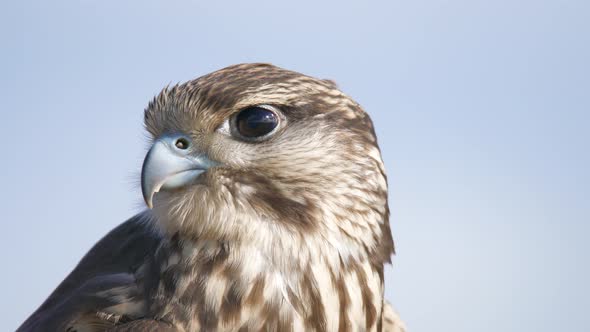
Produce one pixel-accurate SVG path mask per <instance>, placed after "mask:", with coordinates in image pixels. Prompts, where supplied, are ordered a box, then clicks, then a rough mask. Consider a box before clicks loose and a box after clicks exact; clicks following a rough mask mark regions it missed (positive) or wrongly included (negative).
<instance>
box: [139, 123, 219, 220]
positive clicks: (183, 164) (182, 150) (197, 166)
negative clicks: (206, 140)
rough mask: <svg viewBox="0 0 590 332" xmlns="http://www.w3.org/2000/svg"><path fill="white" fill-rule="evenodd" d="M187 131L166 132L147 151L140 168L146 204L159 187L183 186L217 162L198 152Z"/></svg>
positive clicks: (161, 188) (151, 200) (151, 205)
mask: <svg viewBox="0 0 590 332" xmlns="http://www.w3.org/2000/svg"><path fill="white" fill-rule="evenodd" d="M190 142H191V140H190V138H189V137H187V136H184V135H163V136H161V137H159V138H158V139H157V140H156V141H155V142H154V145H152V147H151V148H150V150H149V151H148V153H147V155H146V157H145V160H144V161H143V167H142V169H141V192H142V194H143V199H144V200H145V203H146V204H147V206H148V207H149V208H150V209H151V208H153V198H154V195H155V193H157V192H159V191H160V190H171V189H176V188H182V187H184V186H186V185H188V184H190V183H192V182H193V181H194V180H195V179H196V178H197V177H198V176H199V175H201V174H202V173H204V172H205V171H206V170H207V169H209V168H211V167H213V166H215V165H216V163H215V162H213V161H211V160H210V159H209V158H207V157H206V156H205V155H203V154H196V153H195V151H194V150H193V149H192V147H191V143H190Z"/></svg>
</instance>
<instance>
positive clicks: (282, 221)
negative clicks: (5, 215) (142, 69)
mask: <svg viewBox="0 0 590 332" xmlns="http://www.w3.org/2000/svg"><path fill="white" fill-rule="evenodd" d="M256 105H270V106H269V107H272V108H273V109H274V110H277V112H278V113H280V114H279V115H280V118H281V122H280V124H281V126H280V127H278V129H277V131H276V133H275V134H273V135H272V136H271V137H270V138H267V139H265V140H260V141H256V142H252V141H243V140H240V139H236V137H235V136H232V134H231V132H229V131H227V130H226V131H224V130H225V129H224V128H225V127H224V125H225V123H227V121H228V119H232V116H234V115H235V114H236V113H237V112H239V111H240V110H243V109H245V108H247V107H251V106H256ZM145 126H146V128H147V130H148V132H149V133H150V135H151V136H152V138H153V139H154V140H155V141H156V140H158V139H159V138H161V137H166V135H170V134H176V133H181V134H182V135H185V136H184V137H188V138H189V140H190V146H191V149H192V150H191V151H198V153H200V154H202V155H206V156H207V158H208V159H211V160H213V161H215V165H216V166H214V167H211V168H208V169H207V171H206V172H204V173H202V174H201V175H200V176H199V177H198V178H197V180H195V181H194V182H191V184H190V185H185V186H183V187H182V188H180V189H174V190H162V191H160V192H159V193H158V194H156V195H155V196H153V209H152V210H148V211H146V212H144V213H142V214H141V215H140V216H138V217H137V218H136V220H131V221H129V222H127V223H126V224H128V225H127V226H125V225H126V224H124V225H123V226H121V227H123V228H125V227H128V228H129V227H130V228H131V229H140V230H141V232H143V233H146V235H145V236H146V237H153V238H155V239H156V240H155V242H154V245H152V246H150V247H146V248H145V250H146V251H145V253H144V254H143V255H140V256H141V258H139V259H134V260H133V261H129V260H128V259H125V260H124V262H125V264H124V265H125V267H119V266H117V267H118V269H121V270H125V272H126V273H129V275H131V276H132V278H133V282H132V284H133V287H134V288H133V289H134V292H135V293H133V295H130V294H129V292H128V289H129V288H121V287H119V288H117V290H119V293H116V292H114V291H111V293H109V294H110V295H109V296H108V300H109V302H108V305H106V306H105V305H103V306H102V307H93V308H90V309H85V311H84V312H81V313H80V312H78V313H71V314H70V313H68V314H64V315H62V316H63V318H60V319H62V320H65V321H67V322H66V323H63V324H61V323H60V324H61V325H60V324H57V323H55V322H52V324H54V325H55V324H57V325H55V326H65V327H68V326H70V327H73V328H76V329H78V330H79V331H82V330H89V331H90V330H93V329H92V328H89V326H85V325H84V324H87V325H89V323H88V322H90V321H96V320H97V317H102V316H101V315H104V314H107V315H110V316H109V317H117V320H114V321H111V320H103V321H102V324H98V325H101V326H102V327H101V328H100V329H104V328H105V326H106V327H108V328H112V329H113V331H127V330H132V326H133V325H132V324H136V326H141V329H146V328H147V327H148V326H150V321H151V322H152V323H153V324H162V325H161V326H162V327H163V328H164V327H165V328H170V329H171V330H175V331H260V330H263V331H380V330H383V331H404V328H403V324H402V323H401V321H399V318H398V317H397V315H395V313H394V312H393V310H392V309H391V308H390V307H389V306H388V305H386V306H383V303H384V302H383V287H384V285H383V265H384V264H386V263H389V262H390V257H391V255H392V254H393V251H394V248H393V240H392V237H391V233H390V228H389V210H388V206H387V180H386V175H385V168H384V165H383V162H382V160H381V154H380V151H379V147H378V145H377V139H376V136H375V132H374V129H373V124H372V122H371V120H370V118H369V116H368V115H367V114H366V113H365V112H364V111H363V110H362V108H361V107H360V106H359V105H358V104H357V103H356V102H354V101H353V100H352V99H351V98H350V97H348V96H347V95H345V94H343V93H342V92H340V91H339V90H338V89H337V88H336V85H335V84H334V83H333V82H331V81H327V80H319V79H315V78H312V77H308V76H305V75H302V74H299V73H295V72H292V71H288V70H284V69H281V68H278V67H275V66H272V65H267V64H242V65H236V66H231V67H227V68H224V69H222V70H219V71H216V72H214V73H211V74H209V75H205V76H203V77H201V78H199V79H196V80H194V81H190V82H188V83H185V84H181V85H176V86H174V87H171V88H167V89H165V90H164V91H162V92H161V93H160V94H159V95H158V96H157V97H156V98H155V99H154V100H153V101H152V102H151V103H150V104H149V106H148V108H147V109H146V111H145ZM183 144H184V143H183ZM187 144H188V143H187ZM144 167H145V166H144ZM150 199H151V197H150ZM148 204H150V203H148ZM138 220H139V221H138ZM121 232H122V231H119V230H115V231H113V232H112V234H110V235H108V236H107V237H106V238H105V239H103V240H102V241H101V242H100V243H99V244H97V246H96V247H95V249H93V250H98V249H96V248H103V247H104V245H101V243H103V242H105V241H106V242H108V241H113V240H112V239H113V238H117V237H118V236H120V233H121ZM143 233H142V234H143ZM141 241H143V240H137V241H135V242H132V243H130V244H129V245H128V247H129V248H132V249H133V250H141V244H140V242H141ZM150 243H151V242H150ZM152 248H153V249H152ZM101 250H104V249H101ZM89 256H92V257H94V256H97V255H96V254H95V253H93V252H92V251H91V253H89V254H88V255H87V257H85V258H84V260H83V261H82V262H81V263H80V265H79V267H78V268H77V269H76V270H75V271H74V272H72V274H71V275H70V276H69V277H68V279H66V281H64V284H67V285H70V284H76V282H78V283H83V282H84V277H82V275H85V274H84V273H82V272H80V271H79V269H80V266H87V265H89V264H91V263H90V262H87V261H86V260H89V259H91V258H88V257H89ZM134 257H135V256H134ZM115 270H117V269H115ZM117 271H118V270H117ZM60 287H62V288H63V289H67V290H68V291H69V292H70V293H69V294H70V295H68V296H69V298H70V299H71V303H72V304H71V305H66V304H67V303H69V302H67V301H66V302H63V301H62V303H66V304H63V305H62V308H60V312H62V311H65V312H68V310H73V309H71V308H70V306H71V307H74V304H76V303H78V304H79V301H81V300H77V298H76V297H74V295H71V294H76V292H75V291H72V290H71V288H72V287H73V289H79V288H76V286H71V287H70V288H67V287H66V288H64V287H65V286H60ZM68 287H69V286H68ZM63 289H62V291H61V292H62V293H63V292H64V290H63ZM58 290H59V289H58ZM56 292H57V291H56ZM115 293H116V294H115ZM101 294H102V293H101ZM113 294H115V295H113ZM58 295H59V294H55V293H54V294H53V295H52V296H51V297H50V299H48V301H47V302H46V303H45V304H44V305H43V306H42V307H41V308H40V309H39V311H38V312H37V313H36V314H35V315H36V316H37V319H36V320H34V319H33V320H31V319H29V321H27V322H25V324H23V326H22V327H21V330H23V331H24V330H34V327H37V326H42V325H43V324H44V323H43V321H42V320H41V319H40V318H38V317H46V316H47V312H48V310H50V309H51V308H52V307H55V306H56V305H55V303H56V301H57V300H55V299H56V298H58V297H59V296H58ZM52 299H53V300H52ZM57 302H59V301H57ZM52 304H53V305H52ZM97 314H98V316H97ZM88 317H91V318H88ZM119 318H120V319H119ZM99 320H100V319H99ZM40 321H41V322H42V323H39V322H40ZM47 322H48V321H46V322H45V323H47ZM47 324H49V323H47ZM93 324H95V323H93ZM95 325H96V324H95ZM46 326H49V325H46ZM52 326H53V325H52ZM109 326H110V327H109ZM151 326H154V325H151ZM136 329H140V328H139V327H136ZM97 330H99V329H97Z"/></svg>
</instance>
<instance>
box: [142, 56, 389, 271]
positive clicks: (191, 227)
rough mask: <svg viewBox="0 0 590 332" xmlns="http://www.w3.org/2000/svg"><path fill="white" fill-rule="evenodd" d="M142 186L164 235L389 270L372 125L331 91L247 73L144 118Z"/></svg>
mask: <svg viewBox="0 0 590 332" xmlns="http://www.w3.org/2000/svg"><path fill="white" fill-rule="evenodd" d="M145 126H146V128H147V130H148V131H149V133H150V135H151V138H152V140H153V142H152V147H151V148H150V150H149V152H148V153H147V156H146V158H145V161H144V164H143V169H142V175H141V184H142V191H143V196H144V199H145V201H146V204H147V205H148V207H150V208H151V209H152V211H151V213H152V215H153V217H154V219H155V220H156V224H157V225H159V226H160V227H161V228H162V230H163V231H164V232H165V233H168V234H176V233H179V234H182V235H183V236H184V237H188V238H191V237H192V238H195V239H196V238H199V239H211V240H216V241H227V242H233V243H248V244H251V245H256V246H261V247H267V248H272V246H276V245H279V246H283V247H284V246H288V245H289V243H290V244H292V250H294V251H296V250H298V247H300V246H306V245H311V244H310V243H322V245H324V246H330V247H332V248H335V249H336V250H338V251H339V252H340V253H341V254H344V253H346V254H350V255H356V254H358V253H365V254H367V255H369V256H370V257H371V259H375V260H377V261H378V262H380V264H383V262H385V261H389V259H390V256H391V254H392V253H393V241H392V239H391V234H390V229H389V222H388V217H389V211H388V207H387V182H386V176H385V169H384V166H383V162H382V160H381V154H380V151H379V148H378V145H377V140H376V136H375V132H374V130H373V125H372V122H371V120H370V118H369V116H368V115H367V114H366V113H365V112H364V111H363V110H362V108H361V107H360V106H359V105H358V104H357V103H356V102H355V101H353V100H352V99H351V98H350V97H348V96H347V95H345V94H344V93H342V92H341V91H340V90H338V88H337V87H336V86H335V84H334V83H333V82H331V81H327V80H320V79H315V78H312V77H309V76H305V75H302V74H299V73H296V72H293V71H289V70H285V69H282V68H278V67H275V66H272V65H268V64H240V65H235V66H231V67H227V68H224V69H221V70H218V71H216V72H213V73H211V74H208V75H205V76H202V77H200V78H198V79H196V80H193V81H189V82H187V83H184V84H180V85H176V86H174V87H172V88H166V89H164V90H163V91H162V92H161V93H160V94H159V95H158V96H157V97H155V98H154V100H153V101H152V102H150V104H149V105H148V107H147V109H146V110H145Z"/></svg>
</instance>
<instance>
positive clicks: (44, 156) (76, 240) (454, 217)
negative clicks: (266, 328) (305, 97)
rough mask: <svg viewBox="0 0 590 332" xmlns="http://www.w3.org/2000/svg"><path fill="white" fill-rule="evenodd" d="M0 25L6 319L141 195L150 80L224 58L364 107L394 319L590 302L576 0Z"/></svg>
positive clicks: (449, 322)
mask: <svg viewBox="0 0 590 332" xmlns="http://www.w3.org/2000/svg"><path fill="white" fill-rule="evenodd" d="M0 28H1V29H0V38H1V39H0V40H1V41H2V48H1V50H2V52H1V53H0V60H1V61H0V94H1V96H2V101H3V102H2V106H0V112H1V117H0V138H1V139H0V144H1V145H0V147H1V149H2V157H1V159H0V160H1V161H2V162H1V163H0V181H1V182H2V185H3V190H1V191H0V212H1V213H2V216H3V217H2V218H1V220H2V226H3V232H2V235H1V239H2V241H0V258H1V260H2V266H3V268H2V271H3V273H1V274H0V292H1V293H2V294H3V299H2V300H0V310H1V312H2V313H3V317H4V318H3V322H2V323H0V325H1V326H2V328H3V330H13V329H15V328H16V327H17V326H18V325H19V324H20V322H22V321H23V320H24V319H25V318H26V316H27V315H28V314H30V313H31V312H32V311H33V310H34V309H35V308H36V307H37V306H38V305H39V304H40V303H41V302H42V301H43V300H44V299H45V297H46V296H47V295H48V294H49V293H50V292H51V291H52V290H53V288H54V287H55V286H57V284H58V283H59V282H60V281H61V279H62V278H63V277H64V276H65V275H66V274H67V273H68V272H69V271H70V270H71V269H72V268H73V267H74V265H75V264H76V262H77V261H78V260H79V259H80V258H81V256H82V255H83V254H84V253H85V252H86V251H87V250H88V249H89V248H90V247H91V246H92V245H93V244H94V243H95V242H96V241H97V240H98V239H99V238H100V237H101V236H102V235H104V234H105V233H106V232H107V231H108V230H109V229H111V228H113V227H114V226H115V225H117V224H118V223H120V222H122V221H124V220H125V219H126V218H128V217H130V216H132V215H133V214H134V213H137V212H138V211H141V209H143V205H142V200H141V194H140V191H139V187H138V180H137V176H138V174H139V169H140V167H141V161H142V159H143V155H144V153H145V151H146V148H147V146H146V140H145V134H144V132H143V129H142V123H141V120H142V111H143V108H144V107H145V106H146V105H147V102H148V100H149V99H150V98H151V97H153V95H154V94H156V93H157V92H158V91H159V90H160V89H161V88H162V87H163V86H165V85H167V84H169V83H176V82H182V81H185V80H189V79H192V78H195V77H198V76H200V75H203V74H206V73H208V72H210V71H213V70H215V69H218V68H221V67H224V66H227V65H230V64H234V63H240V62H271V63H274V64H276V65H279V66H282V67H285V68H289V69H293V70H297V71H300V72H303V73H306V74H309V75H313V76H317V77H321V78H330V79H334V80H335V81H337V82H338V84H339V86H340V87H341V88H342V89H343V90H344V91H345V92H346V93H348V94H350V95H351V96H353V97H354V98H355V99H356V100H357V101H358V102H360V103H361V105H363V106H364V108H365V109H366V110H367V111H368V112H369V114H370V115H371V117H372V118H373V121H374V122H375V125H376V129H377V134H378V137H379V142H380V145H381V149H382V152H383V156H384V159H385V163H386V167H387V170H388V175H389V181H390V200H391V203H390V204H391V210H392V216H391V224H392V229H393V233H394V238H395V240H396V245H397V252H398V255H397V256H396V257H395V258H394V266H393V268H391V269H388V271H387V284H386V288H387V290H386V295H387V298H388V299H390V300H391V301H392V302H393V303H394V305H395V306H396V307H397V309H398V310H399V311H400V313H401V315H402V317H403V319H404V320H405V321H406V322H407V324H408V326H409V327H410V330H411V331H451V330H452V331H466V332H467V331H469V332H471V331H496V330H498V329H501V330H503V331H555V330H562V331H583V330H585V329H587V326H588V325H589V324H590V318H589V317H590V316H589V315H588V314H587V308H589V307H590V286H588V280H590V267H589V265H588V259H589V257H588V256H589V253H590V244H589V241H588V240H587V237H588V234H590V189H589V188H590V175H589V169H590V153H589V152H588V151H589V145H590V144H589V143H590V133H589V124H590V97H589V96H590V94H589V92H590V65H589V60H588V59H590V3H589V2H587V1H583V0H571V1H567V0H563V1H557V0H553V1H551V0H539V1H532V0H521V1H508V0H496V1H482V0H471V1H467V0H446V1H443V0H430V1H419V0H418V1H397V0H393V1H381V2H379V1H366V2H362V3H361V2H354V3H353V2H350V3H347V2H342V1H323V2H315V1H307V0H305V1H297V2H295V1H293V2H289V3H279V2H275V1H247V2H239V3H238V2H229V1H218V2H214V1H207V2H197V1H180V0H174V1H166V2H165V1H137V0H136V1H88V0H87V1H52V2H43V1H26V0H25V1H19V2H16V1H14V2H4V3H2V4H1V5H0Z"/></svg>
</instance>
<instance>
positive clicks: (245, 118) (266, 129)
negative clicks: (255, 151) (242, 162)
mask: <svg viewBox="0 0 590 332" xmlns="http://www.w3.org/2000/svg"><path fill="white" fill-rule="evenodd" d="M278 125H279V116H278V115H277V113H276V112H274V111H273V110H272V108H271V107H270V106H266V105H265V106H251V107H247V108H245V109H243V110H242V111H240V112H239V113H238V114H237V115H236V117H235V130H236V131H237V133H238V134H239V135H240V136H242V137H243V138H246V139H257V138H262V137H264V136H266V135H268V134H270V133H272V132H273V131H274V130H275V128H277V127H278Z"/></svg>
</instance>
